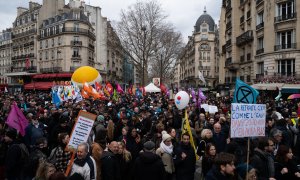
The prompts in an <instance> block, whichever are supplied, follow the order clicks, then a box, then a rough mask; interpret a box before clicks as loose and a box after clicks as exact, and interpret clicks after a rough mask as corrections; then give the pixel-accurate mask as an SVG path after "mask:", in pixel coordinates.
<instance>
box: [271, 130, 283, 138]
mask: <svg viewBox="0 0 300 180" xmlns="http://www.w3.org/2000/svg"><path fill="white" fill-rule="evenodd" d="M278 135H282V131H280V130H279V129H274V131H273V132H272V136H273V137H275V136H278Z"/></svg>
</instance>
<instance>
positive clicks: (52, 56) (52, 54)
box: [51, 50, 54, 59]
mask: <svg viewBox="0 0 300 180" xmlns="http://www.w3.org/2000/svg"><path fill="white" fill-rule="evenodd" d="M51 58H52V59H54V50H52V51H51Z"/></svg>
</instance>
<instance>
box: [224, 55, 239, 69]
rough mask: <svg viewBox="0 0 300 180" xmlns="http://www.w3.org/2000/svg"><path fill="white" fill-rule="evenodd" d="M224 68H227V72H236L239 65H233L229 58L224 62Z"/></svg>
mask: <svg viewBox="0 0 300 180" xmlns="http://www.w3.org/2000/svg"><path fill="white" fill-rule="evenodd" d="M225 67H226V68H228V69H229V70H237V69H238V68H239V64H238V63H233V62H232V58H231V57H229V58H227V59H226V61H225Z"/></svg>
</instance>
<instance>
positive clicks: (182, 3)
mask: <svg viewBox="0 0 300 180" xmlns="http://www.w3.org/2000/svg"><path fill="white" fill-rule="evenodd" d="M32 1H34V2H38V3H42V0H32ZM65 1H66V3H68V2H69V0H65ZM145 1H146V0H145ZM157 1H158V2H159V3H160V4H161V5H162V8H163V10H164V11H165V12H166V14H167V15H168V16H169V17H168V19H167V20H168V21H169V22H170V23H172V24H173V25H174V27H175V28H176V30H177V31H180V32H181V33H182V35H183V38H184V40H185V41H187V37H188V36H190V35H192V31H193V30H194V25H195V23H196V21H197V19H198V18H199V16H200V15H201V14H202V13H203V10H204V7H205V6H206V10H207V13H208V14H210V15H211V16H212V17H213V19H214V20H215V23H217V24H218V21H219V19H220V8H221V0H157ZM28 2H29V0H0V30H3V29H6V28H8V27H11V26H12V22H13V21H14V20H15V18H16V13H17V7H19V6H22V7H26V8H28ZM85 2H86V4H90V5H92V6H99V7H101V9H102V16H105V17H107V18H108V19H109V20H111V21H118V20H119V17H120V11H121V9H127V8H128V6H130V5H132V4H134V3H135V2H136V0H85Z"/></svg>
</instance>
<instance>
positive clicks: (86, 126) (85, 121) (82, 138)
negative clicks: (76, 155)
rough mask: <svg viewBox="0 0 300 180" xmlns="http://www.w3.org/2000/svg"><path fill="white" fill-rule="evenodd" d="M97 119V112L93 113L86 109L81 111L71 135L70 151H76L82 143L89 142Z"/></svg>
mask: <svg viewBox="0 0 300 180" xmlns="http://www.w3.org/2000/svg"><path fill="white" fill-rule="evenodd" d="M95 119H96V115H95V114H91V113H88V112H85V111H80V112H79V114H78V117H77V120H76V123H75V125H74V127H73V130H72V133H71V136H70V141H69V143H68V146H67V148H68V150H69V151H74V150H76V149H77V146H78V145H79V144H80V143H83V142H87V139H88V137H89V135H90V132H91V130H92V127H93V124H94V121H95Z"/></svg>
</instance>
